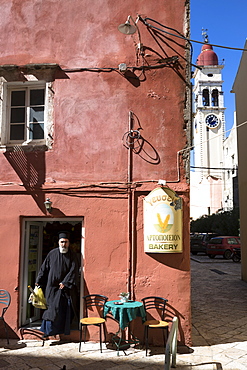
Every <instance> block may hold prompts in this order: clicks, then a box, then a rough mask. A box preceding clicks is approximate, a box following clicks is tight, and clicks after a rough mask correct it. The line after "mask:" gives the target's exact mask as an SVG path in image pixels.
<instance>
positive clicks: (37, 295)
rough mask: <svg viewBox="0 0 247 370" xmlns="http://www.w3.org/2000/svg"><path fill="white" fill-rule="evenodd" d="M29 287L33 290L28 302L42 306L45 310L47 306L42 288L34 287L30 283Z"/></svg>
mask: <svg viewBox="0 0 247 370" xmlns="http://www.w3.org/2000/svg"><path fill="white" fill-rule="evenodd" d="M28 288H29V290H30V291H31V294H30V296H29V298H28V302H29V303H32V305H33V306H34V307H36V308H41V309H42V310H45V309H46V308H47V306H46V299H45V296H44V293H43V290H42V288H40V287H38V286H35V288H34V289H32V288H31V287H30V285H29V286H28Z"/></svg>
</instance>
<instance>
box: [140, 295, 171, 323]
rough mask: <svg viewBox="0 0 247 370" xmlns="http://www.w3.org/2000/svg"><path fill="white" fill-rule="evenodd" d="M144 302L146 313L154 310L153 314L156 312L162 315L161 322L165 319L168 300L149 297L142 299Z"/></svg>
mask: <svg viewBox="0 0 247 370" xmlns="http://www.w3.org/2000/svg"><path fill="white" fill-rule="evenodd" d="M142 302H143V306H144V309H145V311H146V312H147V311H151V310H152V313H153V312H156V313H158V314H159V315H160V318H161V320H164V319H165V308H166V302H168V299H165V298H162V297H156V296H149V297H145V298H142Z"/></svg>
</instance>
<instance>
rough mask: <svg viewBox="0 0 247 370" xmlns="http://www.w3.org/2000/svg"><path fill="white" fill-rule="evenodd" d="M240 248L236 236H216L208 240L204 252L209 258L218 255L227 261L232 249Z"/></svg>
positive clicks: (238, 239)
mask: <svg viewBox="0 0 247 370" xmlns="http://www.w3.org/2000/svg"><path fill="white" fill-rule="evenodd" d="M240 247H241V245H240V238H239V237H238V236H217V237H216V238H212V239H210V241H209V243H208V244H207V248H206V251H207V255H208V257H210V258H214V257H215V256H217V255H220V256H223V257H224V258H225V259H227V260H228V259H230V258H231V257H232V253H233V249H234V248H240Z"/></svg>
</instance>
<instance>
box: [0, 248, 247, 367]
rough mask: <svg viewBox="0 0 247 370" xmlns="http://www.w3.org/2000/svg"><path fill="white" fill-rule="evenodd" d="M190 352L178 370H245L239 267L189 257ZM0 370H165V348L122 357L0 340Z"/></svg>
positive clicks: (91, 347) (90, 346) (88, 347)
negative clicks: (191, 340) (190, 295)
mask: <svg viewBox="0 0 247 370" xmlns="http://www.w3.org/2000/svg"><path fill="white" fill-rule="evenodd" d="M191 270H192V317H193V347H191V348H189V349H188V350H187V351H185V350H184V349H182V348H179V353H178V355H177V370H246V369H247V304H246V302H247V284H246V283H244V282H242V281H241V279H240V274H241V265H240V264H237V263H234V262H232V261H226V260H223V259H222V258H220V257H218V258H215V259H213V260H211V259H209V258H208V257H207V256H203V255H201V256H193V257H191ZM0 352H1V356H0V369H6V370H27V369H29V370H30V369H32V370H60V369H63V367H64V366H66V370H75V369H86V370H94V369H95V370H101V369H111V370H131V369H133V370H134V369H135V370H136V369H144V370H147V369H154V370H156V369H157V370H158V369H164V350H163V348H152V350H151V355H150V356H148V357H146V356H145V352H144V351H143V350H142V349H135V348H129V349H128V350H127V351H126V355H125V354H124V353H123V352H121V353H120V356H117V355H116V351H115V350H112V349H109V348H106V347H104V350H103V353H102V354H101V353H100V351H99V344H98V343H92V342H90V343H86V344H85V345H84V344H83V346H82V353H79V352H78V343H62V342H57V341H51V340H49V341H47V342H45V346H44V347H42V346H41V342H39V341H19V342H16V341H14V340H11V344H10V345H9V346H7V345H6V341H4V340H0Z"/></svg>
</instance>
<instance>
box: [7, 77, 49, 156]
mask: <svg viewBox="0 0 247 370" xmlns="http://www.w3.org/2000/svg"><path fill="white" fill-rule="evenodd" d="M0 82H1V97H2V99H1V100H0V122H1V125H0V130H1V132H0V133H1V138H0V149H5V150H6V149H9V150H11V148H14V147H16V146H21V147H23V148H25V147H27V148H29V149H30V148H32V147H40V148H41V147H42V148H43V149H44V150H47V149H51V147H52V144H53V139H52V137H53V94H54V92H53V89H52V84H53V83H52V82H47V81H45V80H35V81H24V82H23V81H13V82H6V80H5V79H4V78H1V81H0ZM32 89H44V94H45V98H44V138H43V139H29V127H28V126H29V124H28V123H27V115H26V110H27V108H28V107H27V106H26V104H25V128H24V130H25V135H24V140H10V126H11V123H10V111H11V105H10V104H11V92H12V91H18V90H19V91H23V90H26V91H28V94H29V99H30V91H31V90H32Z"/></svg>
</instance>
